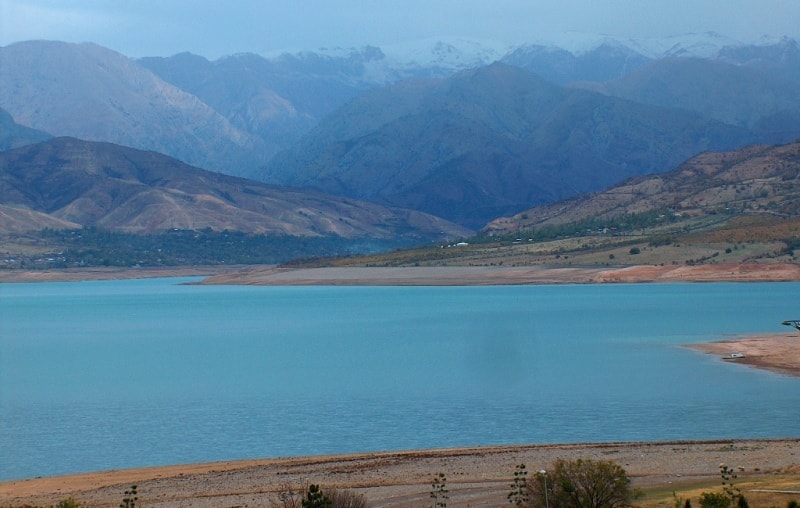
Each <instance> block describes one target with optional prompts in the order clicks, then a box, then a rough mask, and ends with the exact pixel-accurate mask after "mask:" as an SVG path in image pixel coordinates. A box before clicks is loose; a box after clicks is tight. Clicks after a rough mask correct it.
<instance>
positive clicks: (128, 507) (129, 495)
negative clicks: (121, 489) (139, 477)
mask: <svg viewBox="0 0 800 508" xmlns="http://www.w3.org/2000/svg"><path fill="white" fill-rule="evenodd" d="M138 500H139V498H138V497H137V492H136V485H131V488H130V490H126V491H125V497H123V498H122V503H121V504H120V505H119V508H136V501H138Z"/></svg>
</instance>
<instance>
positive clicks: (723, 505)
mask: <svg viewBox="0 0 800 508" xmlns="http://www.w3.org/2000/svg"><path fill="white" fill-rule="evenodd" d="M700 506H701V507H702V508H730V506H731V498H729V497H728V496H727V494H724V493H722V492H703V493H702V494H700Z"/></svg>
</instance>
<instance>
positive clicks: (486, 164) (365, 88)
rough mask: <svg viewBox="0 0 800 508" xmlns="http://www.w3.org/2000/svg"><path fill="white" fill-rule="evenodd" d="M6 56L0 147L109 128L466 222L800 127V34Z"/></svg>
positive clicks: (230, 167) (204, 160)
mask: <svg viewBox="0 0 800 508" xmlns="http://www.w3.org/2000/svg"><path fill="white" fill-rule="evenodd" d="M578 46H580V47H578ZM0 69H2V72H0V108H2V109H4V110H6V111H8V113H9V114H10V116H11V117H12V118H13V122H11V121H10V119H9V118H8V117H5V118H3V117H0V128H1V129H2V132H0V134H2V137H0V141H2V143H3V145H2V147H0V148H1V149H8V148H13V147H18V146H21V145H25V144H28V143H31V142H35V141H40V140H43V139H46V138H47V137H48V136H71V137H76V138H81V139H85V140H92V141H106V142H111V143H114V144H115V145H124V146H130V147H133V148H138V149H143V150H152V151H157V152H162V153H164V154H167V155H170V156H172V157H176V158H178V159H180V160H182V161H184V162H186V163H188V164H191V165H193V166H199V167H202V168H205V169H209V170H213V171H216V172H221V173H226V174H230V175H237V176H244V177H248V178H252V179H258V180H261V181H263V182H265V183H272V184H279V185H290V186H296V187H306V188H310V189H314V190H315V191H322V192H324V193H329V194H336V195H338V196H341V197H344V198H356V199H359V200H365V201H373V202H376V203H378V204H380V205H384V206H392V207H402V208H406V209H414V210H420V211H423V212H427V213H430V214H433V215H438V216H441V217H443V218H445V219H447V220H449V221H454V222H457V223H459V224H461V225H462V226H466V227H468V228H472V229H477V228H480V227H483V225H485V224H486V223H487V222H489V221H491V220H493V219H495V218H497V217H500V216H504V215H513V214H515V213H518V212H520V211H522V210H526V209H528V208H530V207H531V206H533V205H537V204H545V203H550V202H553V201H556V200H559V199H563V198H568V197H571V196H575V195H577V194H579V193H583V192H591V191H598V190H601V189H603V188H606V187H608V186H609V185H612V184H614V183H617V182H619V181H621V180H624V179H626V178H629V177H631V176H636V175H644V174H650V173H659V172H663V171H667V170H670V169H673V168H674V167H676V166H677V165H678V164H680V163H681V162H683V161H684V160H686V159H687V158H689V157H691V156H693V155H695V154H697V153H700V152H702V151H705V150H728V149H732V148H736V147H740V146H744V145H747V144H751V143H756V142H758V143H784V142H788V141H790V140H793V139H796V138H800V92H798V90H800V86H798V85H800V49H798V43H797V41H795V40H792V39H785V38H784V39H777V40H772V41H765V42H763V43H761V44H757V45H743V44H736V43H735V41H730V40H727V39H724V38H722V37H720V36H717V35H715V34H700V35H694V36H691V37H684V38H680V39H672V40H663V41H620V40H614V39H611V38H597V39H594V40H593V42H591V43H588V44H587V43H586V41H585V40H582V41H580V42H579V43H576V45H575V46H574V47H572V48H566V49H565V48H558V47H554V46H547V45H542V44H532V45H528V46H523V47H516V48H505V47H502V46H501V45H491V44H490V45H486V44H481V43H478V42H476V41H463V40H453V39H450V40H448V39H442V40H432V41H424V42H423V43H420V44H417V45H406V46H404V47H387V48H377V47H365V48H360V49H352V50H350V49H334V50H324V51H318V52H301V53H296V54H283V55H279V56H275V57H269V58H268V57H262V56H259V55H255V54H238V55H232V56H228V57H224V58H220V59H218V60H215V61H209V60H207V59H205V58H203V57H201V56H197V55H192V54H188V53H184V54H179V55H175V56H173V57H169V58H143V59H139V60H132V59H130V58H127V57H125V56H124V55H121V54H119V53H115V52H113V51H111V50H108V49H105V48H102V47H100V46H97V45H94V44H90V43H86V44H67V43H61V42H46V41H32V42H24V43H16V44H12V45H10V46H6V47H3V48H0ZM3 202H4V203H5V202H6V199H5V198H3ZM287 206H288V205H287Z"/></svg>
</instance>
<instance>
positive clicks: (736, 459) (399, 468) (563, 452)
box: [0, 438, 800, 508]
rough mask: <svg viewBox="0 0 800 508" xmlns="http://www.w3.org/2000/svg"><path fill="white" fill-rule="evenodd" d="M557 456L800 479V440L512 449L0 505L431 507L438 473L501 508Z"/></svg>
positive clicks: (56, 492)
mask: <svg viewBox="0 0 800 508" xmlns="http://www.w3.org/2000/svg"><path fill="white" fill-rule="evenodd" d="M559 458H562V459H566V460H572V459H577V458H581V459H593V460H611V461H614V462H616V463H618V464H620V465H622V466H623V467H624V468H625V469H626V471H627V473H628V474H629V476H630V477H631V478H632V482H633V485H634V486H638V487H645V486H656V487H657V486H663V487H665V488H671V487H672V486H673V485H675V484H677V483H681V482H684V483H685V482H687V481H688V482H695V483H696V482H698V481H707V482H714V480H715V479H716V478H718V477H719V464H720V463H726V464H729V465H731V467H735V468H736V469H737V471H739V472H740V474H742V475H747V476H748V478H750V479H757V478H759V477H764V478H767V477H770V478H772V477H774V476H775V475H786V474H788V475H797V474H798V473H800V439H796V438H786V439H759V440H714V441H676V442H658V443H585V444H562V445H516V446H494V447H478V448H459V449H446V450H421V451H404V452H383V453H367V454H352V455H338V456H319V457H294V458H282V459H264V460H249V461H236V462H218V463H212V464H193V465H183V466H169V467H156V468H147V469H135V470H125V471H109V472H101V473H89V474H81V475H73V476H62V477H54V478H37V479H30V480H22V481H15V482H4V483H0V506H4V507H5V506H24V505H32V506H50V505H53V504H55V503H57V502H58V501H59V500H61V499H64V498H66V497H69V496H72V497H74V498H75V499H76V500H79V501H80V502H81V503H82V505H83V506H85V507H87V508H88V507H94V506H98V507H99V506H116V504H118V503H119V501H120V500H121V499H122V495H123V492H124V490H126V489H127V488H128V487H129V486H130V485H133V484H136V485H137V487H138V491H139V502H138V504H140V505H141V506H147V507H152V508H179V507H196V508H211V507H220V506H226V507H232V506H271V505H273V503H277V494H278V493H279V492H281V491H284V490H285V489H287V488H288V487H289V486H292V487H294V488H299V487H302V486H303V485H305V484H307V483H317V484H320V485H321V486H322V487H323V488H325V487H328V488H331V487H336V488H349V489H353V490H354V491H355V492H358V493H361V494H363V495H364V496H365V497H366V498H367V499H368V501H369V502H370V504H371V506H373V507H375V508H377V507H412V506H423V505H427V504H426V503H428V502H429V494H430V488H431V479H432V478H433V476H434V475H436V474H438V473H440V472H441V473H445V475H446V477H447V485H448V489H449V490H450V499H449V501H450V503H451V504H452V505H453V506H503V505H505V504H507V502H508V501H507V500H506V495H507V494H508V489H509V484H510V482H511V480H512V479H513V473H514V470H515V467H516V465H517V464H520V463H524V464H526V466H527V469H528V470H529V471H538V470H540V469H545V468H547V467H549V465H550V464H552V463H553V462H554V461H555V460H556V459H559ZM798 487H800V485H798Z"/></svg>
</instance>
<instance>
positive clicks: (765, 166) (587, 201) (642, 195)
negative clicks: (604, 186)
mask: <svg viewBox="0 0 800 508" xmlns="http://www.w3.org/2000/svg"><path fill="white" fill-rule="evenodd" d="M650 211H662V212H664V213H669V214H671V215H673V216H679V217H681V218H700V217H704V216H705V217H708V216H714V217H720V218H722V217H726V216H754V215H755V216H764V215H767V216H771V217H777V218H791V217H797V216H799V215H800V141H796V142H793V143H788V144H785V145H777V146H773V145H754V146H749V147H746V148H743V149H740V150H734V151H730V152H706V153H703V154H701V155H698V156H696V157H693V158H692V159H690V160H688V161H686V162H685V163H683V164H681V165H680V166H679V167H678V168H677V169H675V170H673V171H670V172H668V173H664V174H661V175H651V176H642V177H637V178H633V179H630V180H627V181H625V182H622V183H621V184H618V185H615V186H613V187H611V188H609V189H608V190H606V191H603V192H598V193H594V194H587V195H583V196H579V197H577V198H574V199H569V200H565V201H562V202H560V203H555V204H553V205H547V206H541V207H536V208H532V209H530V210H526V211H524V212H522V213H519V214H517V215H514V216H513V217H509V218H503V219H498V220H495V221H493V222H491V223H490V224H489V225H488V226H487V228H486V231H488V232H491V233H500V232H513V231H518V230H524V229H529V228H533V227H537V226H539V227H540V226H543V225H554V224H567V223H571V222H577V221H582V220H587V219H590V218H601V219H602V218H607V219H611V218H614V217H619V216H622V215H626V214H628V215H631V214H641V213H645V212H650Z"/></svg>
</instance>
